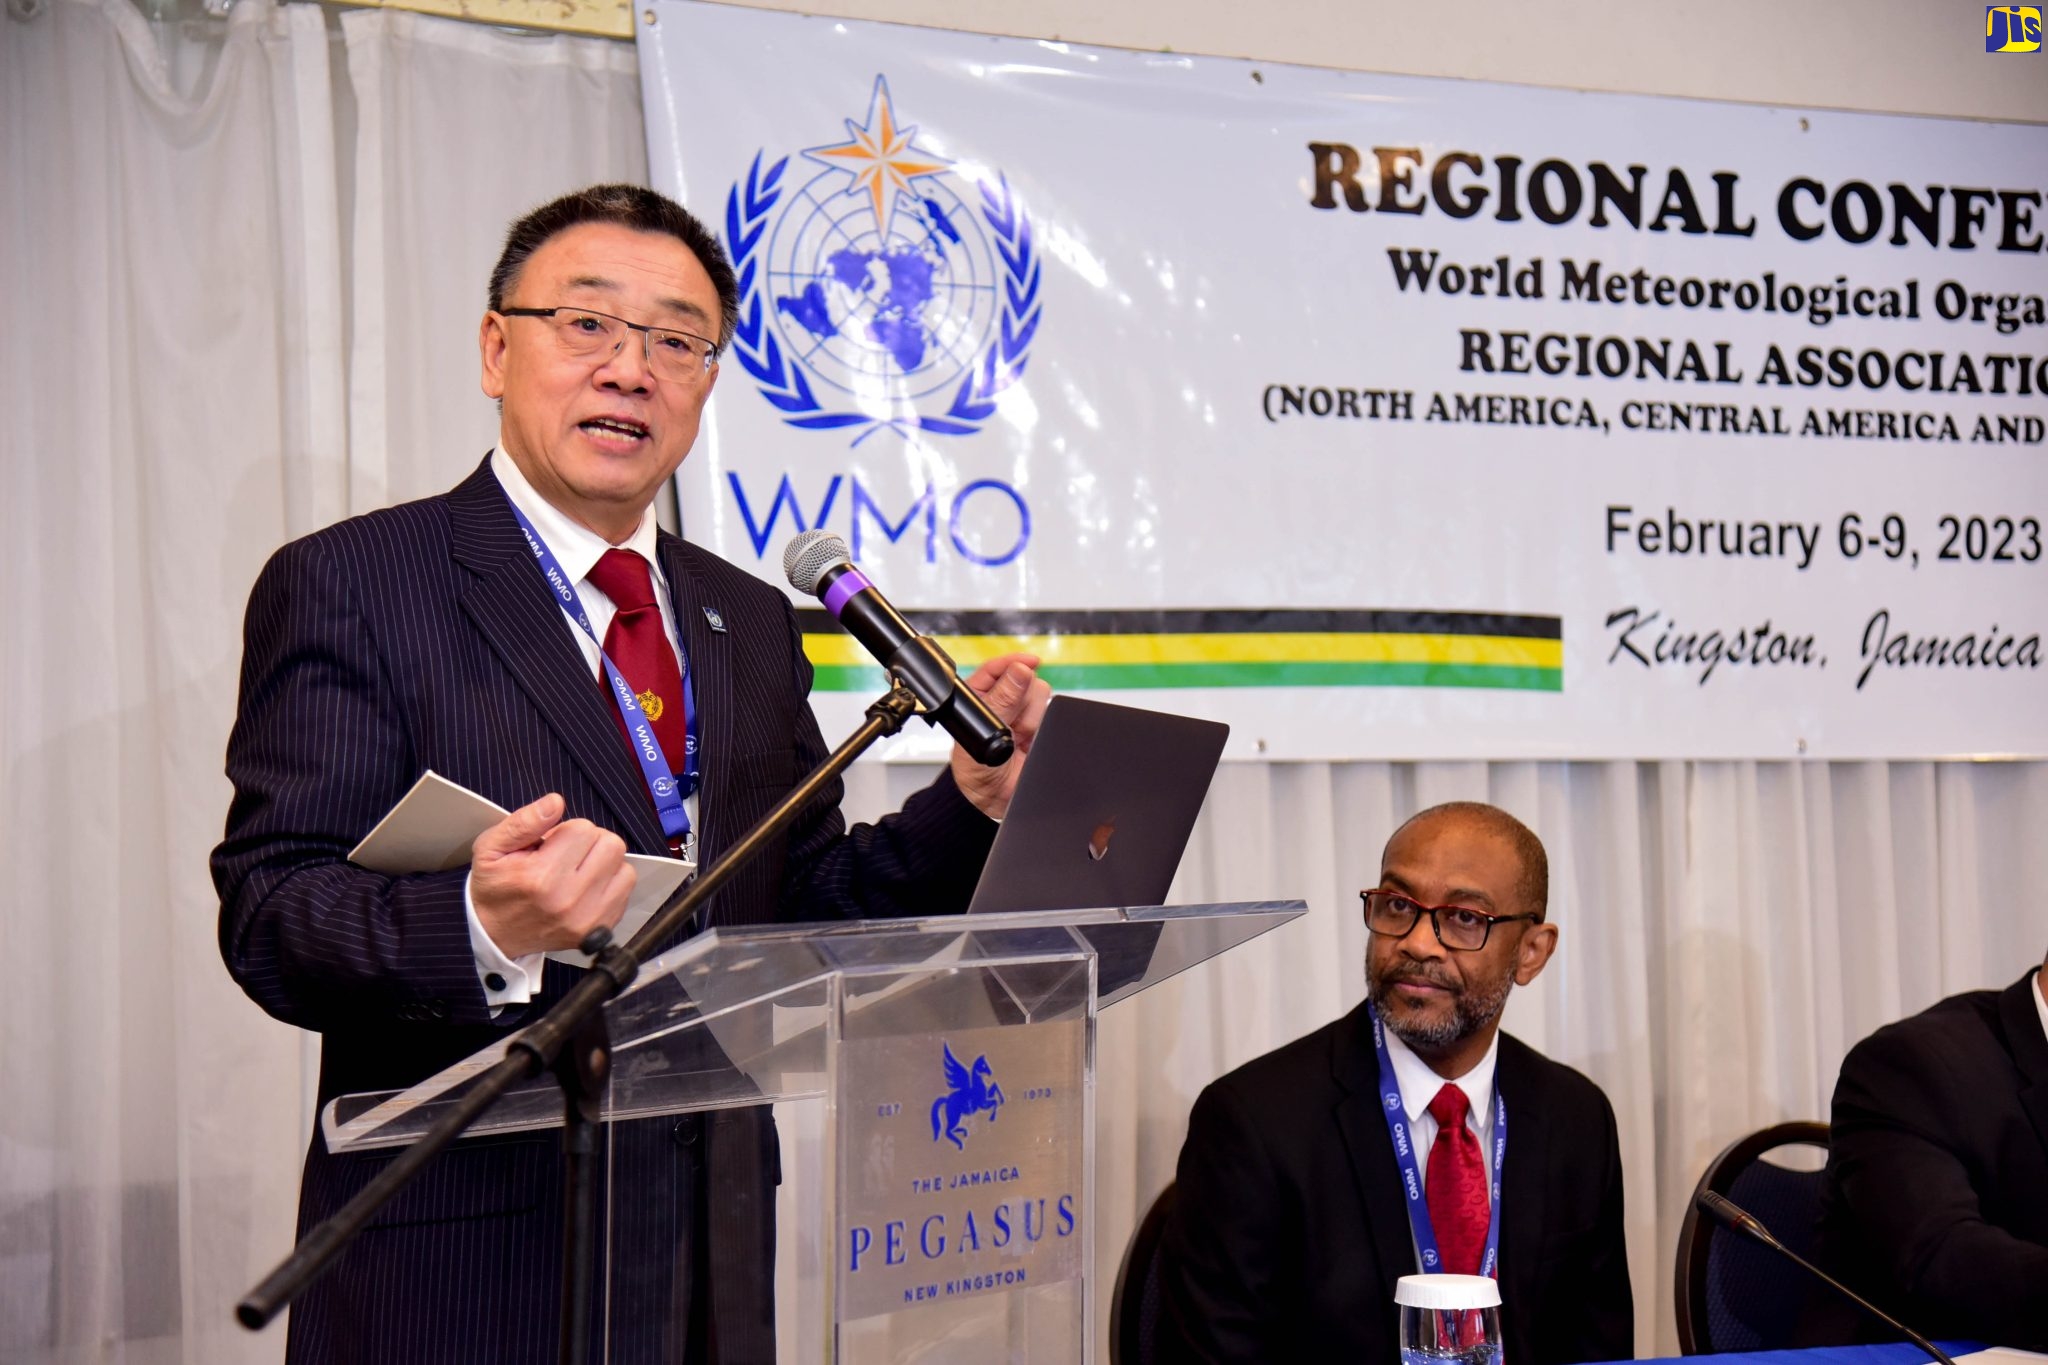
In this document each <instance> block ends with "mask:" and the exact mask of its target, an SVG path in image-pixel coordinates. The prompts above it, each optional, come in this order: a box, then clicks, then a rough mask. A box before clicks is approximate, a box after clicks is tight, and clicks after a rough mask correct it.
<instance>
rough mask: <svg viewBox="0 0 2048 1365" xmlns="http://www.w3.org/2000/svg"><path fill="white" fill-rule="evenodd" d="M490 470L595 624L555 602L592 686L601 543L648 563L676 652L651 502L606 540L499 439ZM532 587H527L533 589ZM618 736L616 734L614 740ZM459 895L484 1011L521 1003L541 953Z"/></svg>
mask: <svg viewBox="0 0 2048 1365" xmlns="http://www.w3.org/2000/svg"><path fill="white" fill-rule="evenodd" d="M491 473H493V474H495V475H497V477H498V482H499V484H500V485H502V486H503V487H504V489H505V496H506V497H507V498H510V499H511V500H512V505H513V506H514V507H517V508H518V509H519V510H520V511H521V512H523V513H525V514H526V519H527V520H528V521H530V522H532V523H533V529H534V530H535V531H537V532H539V533H540V538H541V540H542V541H544V542H546V544H547V547H548V551H549V552H550V553H551V554H553V555H554V557H555V562H556V563H557V564H559V565H561V566H562V572H563V573H564V574H567V575H568V576H569V579H570V581H571V582H573V583H574V584H575V585H576V596H577V598H578V600H580V601H581V602H582V603H583V611H584V614H585V615H587V616H588V617H589V618H590V628H591V629H592V630H594V631H596V632H597V639H595V640H593V639H592V638H591V637H590V636H589V635H588V634H587V633H585V631H584V629H583V627H582V626H580V625H578V624H577V622H576V618H575V617H574V616H571V615H570V614H569V611H568V609H567V608H566V607H564V608H562V609H561V614H562V625H563V628H564V629H566V630H567V631H568V632H569V637H570V638H571V639H573V640H574V641H575V642H576V645H577V647H578V648H579V649H581V650H582V651H583V660H584V663H585V664H586V665H587V666H588V668H589V671H590V678H591V686H592V687H595V686H596V685H597V681H596V680H597V671H598V666H599V660H600V658H601V657H602V653H603V651H602V650H601V649H600V647H599V645H598V641H599V640H602V639H603V638H604V634H605V631H607V630H608V629H610V628H611V623H612V617H613V616H615V615H617V614H618V608H616V607H615V606H613V605H612V600H611V598H609V597H606V596H605V595H604V594H603V593H602V592H599V591H598V589H597V586H596V585H595V584H593V583H592V582H590V579H589V574H590V571H591V570H592V569H593V568H595V567H596V566H597V561H598V560H599V559H601V558H603V557H604V553H605V551H607V550H612V549H619V550H630V551H632V552H633V553H634V554H637V555H639V556H640V557H641V558H642V559H644V560H646V561H647V563H648V565H649V566H650V568H651V569H652V571H653V576H654V600H655V602H656V604H657V605H658V606H659V607H660V609H661V628H662V632H663V633H664V634H666V635H667V636H668V644H669V648H670V649H673V650H675V651H676V657H677V658H678V659H680V658H682V650H681V649H680V648H679V647H678V645H677V637H676V613H675V607H674V606H673V604H671V603H670V601H669V596H668V583H667V581H666V580H665V579H664V578H663V577H662V574H661V561H660V560H658V559H657V558H655V553H654V545H655V534H656V525H655V520H654V506H653V504H651V503H650V504H649V505H648V507H647V510H646V511H645V512H643V513H642V514H641V516H640V525H639V528H638V529H636V530H635V531H634V532H633V534H632V535H630V536H628V537H627V538H626V539H625V540H623V541H621V542H619V544H617V545H616V546H614V545H612V544H611V543H609V542H608V541H606V540H605V538H604V537H603V536H600V535H598V534H597V533H596V532H595V531H592V530H590V529H588V528H587V527H584V526H580V525H578V524H577V523H576V522H574V521H572V520H570V519H569V517H568V516H567V515H565V514H564V513H563V512H562V511H561V510H560V509H558V508H557V507H555V505H554V504H553V503H551V502H549V501H548V500H547V499H546V498H544V497H542V496H541V495H540V494H539V492H537V491H536V490H535V489H534V486H533V485H532V484H530V483H528V482H527V481H526V476H525V475H524V474H522V473H520V472H519V466H518V465H516V464H514V463H512V457H511V456H509V455H507V454H506V453H505V447H504V446H503V445H500V446H498V447H497V448H496V449H495V450H493V451H492V452H491ZM539 590H540V589H538V588H536V589H535V591H536V592H537V591H539ZM624 742H625V741H624V740H621V741H620V743H622V744H623V743H624ZM543 795H545V793H544V792H533V793H531V794H530V795H529V796H528V797H527V798H526V799H527V800H536V799H538V798H539V797H541V796H543ZM683 808H684V810H685V811H687V812H688V813H689V817H690V825H691V827H692V828H695V826H696V824H697V798H696V797H695V796H694V795H693V796H689V797H686V798H685V799H684V801H683ZM462 903H463V908H464V909H465V910H466V911H467V912H468V915H469V946H470V951H471V952H473V953H475V955H476V974H477V978H478V980H480V981H481V982H482V983H483V987H484V1000H485V1002H486V1003H488V1004H489V1005H490V1006H491V1012H492V1013H494V1014H495V1013H496V1012H497V1011H498V1010H499V1009H500V1008H502V1007H503V1006H506V1005H523V1004H525V1003H526V1002H527V1001H529V1000H531V999H532V998H533V996H534V993H535V992H536V991H538V990H539V989H540V977H541V964H542V962H543V960H544V959H545V954H542V953H528V954H527V955H526V956H524V957H519V958H512V957H507V956H506V955H505V954H504V953H503V952H502V951H500V949H499V948H498V945H497V944H495V943H493V942H492V941H491V936H490V935H489V934H487V933H485V932H484V926H483V922H482V921H481V920H479V919H478V918H477V916H476V902H475V901H474V900H472V899H471V898H470V894H469V885H468V883H466V882H465V883H464V885H463V890H462ZM493 976H496V977H497V978H499V979H500V980H502V981H503V982H504V986H503V987H502V988H500V989H493V988H492V986H491V978H492V977H493Z"/></svg>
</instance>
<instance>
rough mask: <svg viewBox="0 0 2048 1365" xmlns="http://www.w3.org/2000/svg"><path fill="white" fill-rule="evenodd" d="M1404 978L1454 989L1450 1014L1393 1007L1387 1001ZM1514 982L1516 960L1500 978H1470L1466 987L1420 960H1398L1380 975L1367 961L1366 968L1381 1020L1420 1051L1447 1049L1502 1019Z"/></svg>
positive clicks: (1367, 982)
mask: <svg viewBox="0 0 2048 1365" xmlns="http://www.w3.org/2000/svg"><path fill="white" fill-rule="evenodd" d="M1402 981H1423V982H1427V983H1429V984H1430V985H1432V986H1442V987H1444V988H1445V989H1447V990H1449V991H1451V992H1452V995H1451V1007H1452V1008H1451V1013H1450V1015H1449V1016H1448V1017H1422V1016H1419V1015H1414V1014H1410V1013H1408V1012H1407V1011H1405V1010H1402V1009H1401V1008H1400V1007H1398V1006H1395V1007H1393V1008H1389V1007H1388V1005H1387V1003H1386V1000H1387V996H1388V995H1389V993H1390V992H1391V990H1392V988H1393V987H1394V986H1395V985H1396V984H1397V983H1399V982H1402ZM1514 984H1515V972H1514V966H1513V964H1512V963H1510V964H1509V965H1508V966H1506V967H1504V968H1502V970H1501V973H1500V977H1499V978H1498V979H1497V980H1492V981H1472V980H1469V979H1468V980H1467V981H1466V983H1465V984H1464V985H1463V986H1462V987H1461V986H1459V985H1457V983H1456V982H1454V981H1453V980H1452V979H1451V978H1450V976H1449V975H1448V974H1444V975H1439V974H1437V973H1436V972H1435V971H1432V970H1431V969H1430V968H1428V967H1427V966H1425V965H1423V964H1422V963H1419V962H1410V963H1406V964H1400V963H1397V964H1395V965H1394V966H1392V967H1390V968H1388V969H1387V971H1386V973H1385V974H1384V975H1380V976H1375V975H1374V974H1373V970H1372V965H1371V963H1370V962H1368V963H1367V964H1366V969H1365V990H1366V994H1367V995H1368V996H1370V997H1371V998H1372V1002H1373V1007H1374V1009H1375V1011H1376V1012H1377V1013H1378V1014H1379V1017H1380V1022H1382V1023H1384V1024H1385V1025H1386V1026H1387V1027H1388V1028H1389V1029H1391V1030H1392V1031H1393V1033H1394V1036H1395V1037H1397V1038H1399V1039H1400V1040H1401V1041H1402V1042H1404V1043H1406V1044H1408V1046H1409V1047H1412V1048H1415V1049H1417V1050H1433V1049H1437V1048H1446V1047H1449V1046H1450V1045H1451V1044H1452V1043H1457V1042H1462V1041H1464V1040H1465V1039H1467V1038H1470V1037H1471V1036H1472V1035H1473V1034H1475V1033H1477V1032H1479V1030H1481V1029H1483V1028H1485V1027H1486V1026H1487V1025H1488V1024H1490V1023H1492V1022H1493V1021H1494V1020H1495V1019H1498V1018H1499V1017H1500V1012H1501V1010H1502V1009H1504V1008H1506V1006H1507V1003H1508V992H1509V991H1510V990H1512V989H1513V988H1514Z"/></svg>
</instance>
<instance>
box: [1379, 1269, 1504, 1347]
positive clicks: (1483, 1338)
mask: <svg viewBox="0 0 2048 1365" xmlns="http://www.w3.org/2000/svg"><path fill="white" fill-rule="evenodd" d="M1394 1302H1395V1303H1396V1304H1397V1305H1398V1306H1399V1307H1400V1309H1401V1365H1501V1358H1500V1286H1499V1285H1498V1284H1497V1283H1495V1282H1494V1281H1493V1280H1492V1279H1490V1278H1488V1277H1487V1276H1485V1275H1403V1276H1402V1277H1401V1281H1400V1283H1399V1284H1397V1285H1396V1286H1395V1287H1394Z"/></svg>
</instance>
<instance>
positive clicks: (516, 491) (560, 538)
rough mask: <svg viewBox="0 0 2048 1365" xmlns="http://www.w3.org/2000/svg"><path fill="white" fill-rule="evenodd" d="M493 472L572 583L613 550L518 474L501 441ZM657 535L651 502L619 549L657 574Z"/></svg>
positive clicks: (659, 564) (581, 579)
mask: <svg viewBox="0 0 2048 1365" xmlns="http://www.w3.org/2000/svg"><path fill="white" fill-rule="evenodd" d="M491 473H493V474H495V475H497V476H498V483H499V484H500V485H501V486H502V487H503V488H504V490H505V496H506V497H508V498H510V499H511V500H512V505H513V506H514V507H517V508H518V509H519V510H520V511H522V512H524V513H525V514H526V519H527V520H528V521H530V522H532V523H533V529H534V530H536V531H538V532H539V533H540V538H541V539H542V540H543V541H545V542H547V547H548V550H549V551H550V552H551V553H552V554H553V555H554V557H555V562H556V563H557V564H560V565H561V566H562V572H563V573H565V574H567V575H569V581H570V582H572V583H581V582H582V581H583V580H584V578H585V577H586V576H587V575H588V574H589V573H590V571H591V570H592V569H593V568H595V567H596V566H597V561H598V560H599V559H601V558H603V557H604V552H605V551H606V550H609V549H612V548H613V546H612V545H611V544H610V543H609V542H607V541H606V540H605V538H604V537H603V536H601V535H599V534H598V533H597V532H595V531H593V530H591V529H590V528H589V527H587V526H583V525H580V524H578V523H577V522H575V521H574V520H572V519H571V518H570V517H569V515H568V514H567V513H565V512H563V511H562V510H561V509H560V508H558V507H556V506H555V505H554V504H553V503H551V502H549V501H548V500H547V499H546V498H544V497H542V496H541V495H540V492H539V490H537V489H535V488H534V486H533V485H532V484H531V483H528V482H527V480H526V475H524V474H522V473H520V472H519V466H518V465H516V464H514V463H513V462H512V457H511V456H510V455H507V454H506V453H505V446H504V444H503V443H502V442H500V443H499V445H498V446H497V447H496V448H495V449H494V450H492V451H491ZM657 533H658V525H657V523H656V521H655V518H654V504H653V503H649V504H647V509H646V510H645V511H643V512H642V513H641V514H640V525H639V527H638V529H636V530H635V531H634V532H633V534H632V535H630V536H628V537H627V538H626V539H625V540H624V541H622V542H620V544H619V545H618V547H617V548H619V549H621V550H631V551H633V552H634V553H635V554H637V555H639V556H640V557H641V558H642V559H644V560H646V561H647V562H648V563H649V564H650V565H652V566H653V567H654V569H655V571H656V573H657V575H658V574H659V571H660V569H661V561H660V560H659V559H657V558H655V555H654V546H655V537H656V535H657Z"/></svg>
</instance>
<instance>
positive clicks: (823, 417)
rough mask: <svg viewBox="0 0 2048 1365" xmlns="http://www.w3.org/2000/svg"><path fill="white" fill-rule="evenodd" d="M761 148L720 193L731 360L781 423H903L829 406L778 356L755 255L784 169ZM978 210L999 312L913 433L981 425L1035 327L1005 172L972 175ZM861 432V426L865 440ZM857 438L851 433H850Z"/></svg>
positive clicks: (1023, 238) (1022, 227) (1034, 266)
mask: <svg viewBox="0 0 2048 1365" xmlns="http://www.w3.org/2000/svg"><path fill="white" fill-rule="evenodd" d="M765 155H766V153H764V152H756V153H755V154H754V162H753V165H751V166H750V167H748V169H747V178H746V180H745V181H743V182H742V183H740V184H736V185H734V186H733V187H732V191H731V193H729V194H728V195H727V196H726V200H725V245H726V250H728V251H729V252H731V253H732V263H733V269H734V271H735V272H736V273H737V274H738V276H739V295H740V315H739V323H738V325H737V326H736V327H735V328H734V329H733V339H732V357H733V359H735V360H737V361H738V362H739V363H740V368H742V369H744V370H745V371H746V372H747V373H748V374H749V375H751V376H752V377H753V380H754V384H755V387H756V388H758V389H759V390H760V392H761V396H762V397H763V398H765V399H767V400H768V401H769V402H770V403H771V404H773V405H774V406H775V407H776V409H777V410H779V411H780V412H781V413H782V414H783V418H782V420H783V421H784V422H786V423H787V424H788V425H790V426H793V427H800V428H803V429H804V430H808V431H829V430H833V429H835V428H842V427H854V426H861V427H867V428H870V429H872V428H874V427H880V426H899V425H909V424H908V423H899V422H893V421H887V420H884V419H881V418H877V417H873V416H871V415H869V414H868V413H865V412H833V411H828V410H827V409H826V407H825V405H824V404H823V403H821V402H819V401H818V396H817V394H816V393H815V392H813V391H812V389H811V382H810V379H809V378H808V377H807V376H806V375H805V374H804V369H803V366H801V365H799V364H798V363H797V362H796V360H795V358H794V357H791V356H787V355H785V354H784V353H783V348H782V344H781V342H779V341H778V340H777V339H776V335H775V329H774V327H773V326H771V325H770V323H769V309H768V306H767V303H766V300H765V295H766V292H767V291H766V290H765V289H764V288H763V281H764V278H765V275H766V271H765V270H762V269H761V268H760V261H759V255H758V253H759V252H760V249H761V244H762V240H763V238H764V237H765V236H766V235H767V231H768V219H769V215H771V214H772V213H774V211H775V206H776V205H777V204H778V203H780V202H781V200H782V192H783V185H782V173H783V171H784V170H785V169H787V168H788V166H789V158H788V157H786V156H785V157H783V158H781V159H780V160H778V161H776V162H775V163H774V164H773V165H772V166H769V167H768V168H767V169H766V170H765V171H764V170H763V169H762V166H761V162H762V158H763V157H764V156H765ZM976 188H977V189H978V190H980V192H981V217H982V221H983V222H985V223H987V224H988V227H989V231H990V232H992V233H994V234H995V239H996V253H997V255H998V256H1000V257H1001V258H1002V266H1003V277H1004V278H1003V286H1002V304H1003V307H1002V316H1001V318H1000V319H999V321H998V324H997V327H996V334H995V335H994V336H993V337H992V338H990V340H989V343H988V347H987V349H986V350H984V351H983V352H982V353H981V355H980V356H979V357H978V358H977V359H976V360H975V362H974V363H973V364H971V365H970V366H968V368H967V372H966V374H965V375H964V376H962V378H961V380H960V387H959V388H958V389H957V390H955V391H954V394H953V401H952V403H951V405H950V406H948V407H947V409H946V410H945V412H944V413H943V414H940V415H936V416H935V415H931V414H926V413H920V414H919V415H918V417H917V420H916V422H915V423H914V425H915V426H916V428H917V429H918V430H920V431H928V432H932V433H933V434H935V435H940V436H972V435H973V434H974V433H975V432H977V431H980V430H981V427H982V423H984V422H986V421H987V420H988V419H989V418H990V417H992V416H994V415H995V410H996V395H997V394H1000V393H1001V392H1002V391H1003V390H1004V389H1007V388H1009V387H1010V385H1012V384H1014V383H1016V382H1017V381H1018V380H1019V379H1020V378H1022V377H1023V375H1024V367H1025V365H1026V364H1027V363H1028V362H1029V361H1030V358H1031V341H1032V338H1033V337H1034V336H1035V335H1036V334H1037V332H1038V321H1039V317H1040V311H1039V307H1038V303H1039V300H1038V290H1039V285H1040V284H1041V283H1042V282H1043V272H1042V271H1041V270H1040V269H1039V259H1038V248H1037V244H1036V243H1035V242H1034V241H1033V239H1032V234H1031V219H1030V217H1029V216H1028V215H1027V214H1026V213H1025V212H1024V206H1023V205H1022V204H1021V203H1020V202H1019V201H1018V198H1017V196H1016V194H1015V193H1014V192H1013V191H1012V190H1011V188H1010V181H1009V177H1008V176H1005V175H1003V174H1001V173H1000V172H999V173H998V174H997V176H996V179H995V180H994V181H993V182H990V181H985V180H984V181H978V182H976ZM867 434H868V433H867V432H865V431H864V432H862V433H861V437H862V438H864V437H865V436H866V435H867ZM856 439H857V440H858V439H860V438H856Z"/></svg>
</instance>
